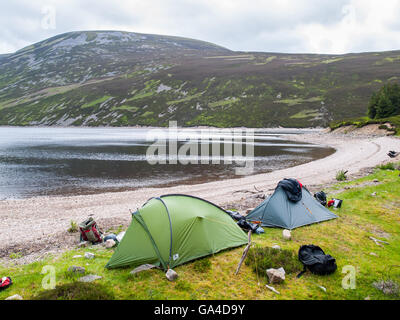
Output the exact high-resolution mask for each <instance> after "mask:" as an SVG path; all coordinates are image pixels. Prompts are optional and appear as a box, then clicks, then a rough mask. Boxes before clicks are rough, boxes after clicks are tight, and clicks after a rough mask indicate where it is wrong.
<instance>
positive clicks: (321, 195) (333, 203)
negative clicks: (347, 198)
mask: <svg viewBox="0 0 400 320" xmlns="http://www.w3.org/2000/svg"><path fill="white" fill-rule="evenodd" d="M314 198H315V199H317V201H318V202H319V203H320V204H321V205H323V206H324V207H325V206H327V207H328V208H330V207H333V208H335V209H339V208H341V207H342V203H343V200H340V199H335V198H333V199H331V200H329V201H327V200H326V193H325V192H323V191H319V192H317V193H315V194H314Z"/></svg>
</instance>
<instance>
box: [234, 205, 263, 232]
mask: <svg viewBox="0 0 400 320" xmlns="http://www.w3.org/2000/svg"><path fill="white" fill-rule="evenodd" d="M226 212H227V213H228V214H229V215H230V216H231V218H232V219H233V220H235V221H237V225H238V226H239V227H240V228H242V229H243V230H244V231H250V230H251V232H252V233H256V234H261V233H264V232H265V231H264V229H263V228H261V227H260V226H259V225H258V224H256V223H250V222H247V221H246V217H245V216H242V215H241V214H240V213H239V212H236V211H230V210H226Z"/></svg>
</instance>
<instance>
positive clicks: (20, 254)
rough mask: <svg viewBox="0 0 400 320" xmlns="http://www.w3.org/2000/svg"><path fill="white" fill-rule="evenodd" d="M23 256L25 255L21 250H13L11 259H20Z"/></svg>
mask: <svg viewBox="0 0 400 320" xmlns="http://www.w3.org/2000/svg"><path fill="white" fill-rule="evenodd" d="M22 257H23V255H22V253H21V252H13V253H11V254H10V259H19V258H22Z"/></svg>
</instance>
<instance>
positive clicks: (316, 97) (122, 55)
mask: <svg viewBox="0 0 400 320" xmlns="http://www.w3.org/2000/svg"><path fill="white" fill-rule="evenodd" d="M398 79H400V51H392V52H382V53H361V54H348V55H311V54H276V53H261V52H234V51H230V50H228V49H225V48H223V47H220V46H217V45H214V44H211V43H207V42H203V41H198V40H192V39H186V38H179V37H169V36H158V35H148V34H137V33H128V32H119V31H88V32H71V33H66V34H62V35H59V36H56V37H53V38H50V39H47V40H45V41H42V42H39V43H36V44H34V45H32V46H29V47H26V48H24V49H22V50H19V51H17V52H16V53H14V54H7V55H0V125H75V126H81V125H85V126H100V125H105V126H108V125H110V126H124V125H161V126H163V125H167V124H168V121H169V120H177V121H178V124H179V125H184V126H193V125H215V126H249V127H266V126H277V125H282V126H293V127H306V126H319V125H324V126H325V125H327V124H328V122H330V121H332V120H342V119H345V118H350V117H358V116H362V115H364V114H365V112H366V105H367V102H368V100H369V97H370V95H371V92H372V91H373V90H376V89H377V88H379V87H380V86H381V85H382V83H384V82H387V81H397V80H398Z"/></svg>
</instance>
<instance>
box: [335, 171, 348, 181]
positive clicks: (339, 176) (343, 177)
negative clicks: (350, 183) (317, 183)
mask: <svg viewBox="0 0 400 320" xmlns="http://www.w3.org/2000/svg"><path fill="white" fill-rule="evenodd" d="M346 173H347V171H344V170H339V171H338V172H336V180H337V181H345V180H347V176H346Z"/></svg>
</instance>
